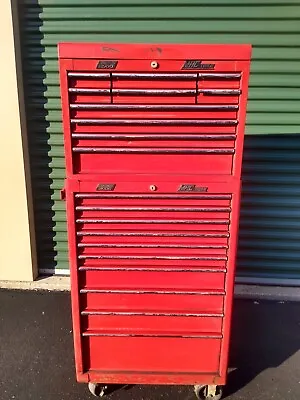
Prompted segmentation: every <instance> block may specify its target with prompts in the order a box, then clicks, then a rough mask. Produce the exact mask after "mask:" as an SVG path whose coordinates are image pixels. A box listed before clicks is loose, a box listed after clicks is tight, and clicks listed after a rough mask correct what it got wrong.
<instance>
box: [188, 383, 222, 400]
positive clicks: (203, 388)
mask: <svg viewBox="0 0 300 400" xmlns="http://www.w3.org/2000/svg"><path fill="white" fill-rule="evenodd" d="M194 391H195V395H196V397H197V399H199V400H220V399H221V397H222V394H223V388H222V386H215V385H196V386H194Z"/></svg>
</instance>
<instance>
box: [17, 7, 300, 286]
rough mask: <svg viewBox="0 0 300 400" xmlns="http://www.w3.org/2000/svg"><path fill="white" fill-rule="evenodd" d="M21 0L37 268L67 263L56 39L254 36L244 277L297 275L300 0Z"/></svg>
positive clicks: (56, 268) (293, 278)
mask: <svg viewBox="0 0 300 400" xmlns="http://www.w3.org/2000/svg"><path fill="white" fill-rule="evenodd" d="M19 1H20V10H19V15H20V26H21V40H22V51H23V70H24V81H25V94H26V108H27V120H28V132H29V142H30V151H31V168H32V177H33V190H34V201H35V204H34V206H35V214H36V231H37V241H38V256H39V266H40V270H41V272H55V273H58V274H59V273H60V274H62V273H67V272H68V253H67V236H66V215H65V204H64V202H62V201H60V199H59V191H60V189H61V188H62V187H63V181H64V173H65V171H64V156H63V136H62V124H61V111H60V100H59V86H58V70H57V48H56V46H57V43H58V42H59V41H80V42H91V41H96V42H99V41H110V42H170V43H171V42H173V43H252V44H253V46H254V51H253V63H252V67H251V80H250V86H251V88H250V99H249V106H248V118H247V134H248V135H247V137H246V142H245V155H244V165H243V181H244V183H243V196H242V210H241V230H240V244H239V251H238V260H239V261H238V273H239V280H242V281H245V280H246V281H249V280H250V281H251V280H253V281H259V282H276V279H277V278H280V280H281V282H290V283H294V284H295V283H297V279H299V282H300V246H299V238H300V186H299V181H300V174H299V172H300V128H299V125H300V124H299V123H300V112H299V110H300V90H299V86H300V80H299V71H300V0H289V1H286V2H284V1H282V0H264V1H261V0H247V1H242V0H210V1H207V0H206V1H203V0H188V1H186V0H131V1H130V0H114V1H112V0H85V1H84V0H23V1H21V0H19Z"/></svg>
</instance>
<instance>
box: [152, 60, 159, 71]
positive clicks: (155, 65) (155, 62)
mask: <svg viewBox="0 0 300 400" xmlns="http://www.w3.org/2000/svg"><path fill="white" fill-rule="evenodd" d="M150 65H151V68H153V69H156V68H158V62H157V61H151V64H150Z"/></svg>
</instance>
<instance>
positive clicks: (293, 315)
mask: <svg viewBox="0 0 300 400" xmlns="http://www.w3.org/2000/svg"><path fill="white" fill-rule="evenodd" d="M299 349H300V303H297V302H282V301H281V302H276V301H253V300H243V299H237V300H235V304H234V314H233V328H232V340H231V351H230V373H229V376H228V384H227V385H226V388H225V394H224V397H223V398H224V399H225V398H226V399H227V400H254V399H256V400H269V399H270V400H271V399H274V400H300V350H299ZM93 398H94V397H93V396H92V395H91V394H90V393H89V391H88V389H87V385H85V384H79V383H76V381H75V373H74V359H73V342H72V327H71V313H70V294H69V293H68V292H62V293H59V292H48V291H16V290H0V400H8V399H17V400H28V399H34V400H39V399H43V400H69V399H72V400H85V399H87V400H88V399H93ZM108 399H109V400H135V399H136V400H150V399H151V400H158V399H174V400H177V399H182V400H190V399H195V397H194V394H193V389H192V387H189V386H148V385H145V386H140V385H136V386H131V387H130V388H128V389H127V390H124V389H122V390H116V391H115V392H113V393H112V394H111V395H110V396H109V397H108Z"/></svg>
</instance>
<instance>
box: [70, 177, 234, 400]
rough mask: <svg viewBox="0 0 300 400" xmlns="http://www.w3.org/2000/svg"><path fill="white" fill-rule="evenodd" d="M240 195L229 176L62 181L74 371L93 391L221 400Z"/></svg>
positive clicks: (96, 392)
mask: <svg viewBox="0 0 300 400" xmlns="http://www.w3.org/2000/svg"><path fill="white" fill-rule="evenodd" d="M239 196H240V181H239V179H235V178H233V177H230V176H229V177H224V178H223V180H222V181H221V182H220V177H215V178H214V176H210V178H209V181H208V180H207V176H206V177H205V176H201V175H193V176H192V175H189V176H176V175H173V176H172V175H170V176H168V177H167V178H166V177H164V176H163V175H160V176H159V175H151V176H150V175H138V174H135V175H132V176H130V175H127V174H124V175H101V176H99V177H98V176H93V178H92V180H88V179H85V180H80V179H79V180H78V179H68V180H67V182H66V200H67V216H68V237H69V252H70V261H71V280H72V311H73V324H74V340H75V357H76V370H77V378H78V380H79V381H81V382H87V383H89V387H90V390H91V392H92V393H93V394H95V395H99V396H101V395H103V394H105V391H106V390H107V388H108V387H109V384H113V383H114V384H115V383H120V384H131V383H145V384H189V385H194V386H195V392H196V395H197V397H198V398H199V399H208V398H210V399H220V398H221V394H222V393H221V392H222V385H224V384H225V382H226V374H227V363H228V347H229V336H230V323H231V308H232V295H233V284H234V270H235V253H236V241H237V231H238V218H239Z"/></svg>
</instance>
